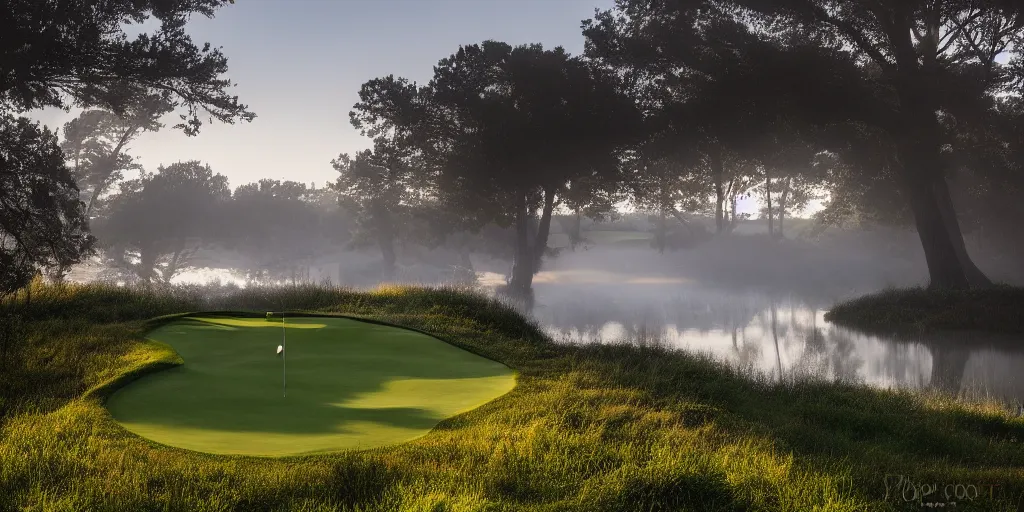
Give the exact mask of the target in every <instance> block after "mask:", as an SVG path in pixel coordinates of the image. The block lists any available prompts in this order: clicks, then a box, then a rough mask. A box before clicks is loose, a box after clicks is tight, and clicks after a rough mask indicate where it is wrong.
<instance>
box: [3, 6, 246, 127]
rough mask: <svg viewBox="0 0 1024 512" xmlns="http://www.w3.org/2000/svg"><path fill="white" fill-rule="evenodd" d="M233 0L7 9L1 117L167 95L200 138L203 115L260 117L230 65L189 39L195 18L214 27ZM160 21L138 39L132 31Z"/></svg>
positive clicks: (229, 120)
mask: <svg viewBox="0 0 1024 512" xmlns="http://www.w3.org/2000/svg"><path fill="white" fill-rule="evenodd" d="M226 3H232V0H189V1H185V0H159V1H158V0H111V1H106V2H101V3H95V2H80V1H76V0H53V1H46V2H37V1H35V0H6V1H5V2H4V7H3V11H4V13H5V16H4V17H3V18H2V19H0V33H2V34H4V37H3V39H2V42H0V62H2V63H3V64H0V109H3V110H9V109H14V110H31V109H36V108H43V107H58V108H67V107H69V106H72V105H75V106H81V107H85V108H89V107H93V106H101V107H102V106H108V105H119V104H122V103H123V102H124V100H125V99H126V98H140V97H145V96H146V95H147V94H155V93H161V92H162V93H165V94H166V96H165V99H167V100H168V101H170V104H171V105H172V106H173V107H179V106H180V107H183V108H184V109H185V112H186V113H184V114H181V116H180V117H181V123H179V124H177V125H175V128H180V129H182V130H184V132H185V133H186V134H189V135H194V134H196V133H198V131H199V129H200V127H201V126H202V124H203V123H202V121H201V120H200V112H203V113H205V114H206V115H208V116H209V117H210V118H211V119H217V120H218V121H221V122H226V123H232V122H234V121H235V120H239V119H240V120H243V121H251V120H252V119H253V118H254V117H255V116H254V115H253V114H252V113H251V112H249V111H248V109H247V107H246V106H245V105H242V104H240V103H238V98H237V97H236V96H230V95H228V93H227V90H228V88H229V87H230V86H231V85H232V84H231V82H230V81H229V80H227V79H225V78H223V75H224V73H226V72H227V58H226V57H225V56H224V54H223V53H221V51H220V50H219V49H216V48H211V47H210V45H209V44H208V43H207V44H205V45H203V46H202V47H201V48H200V47H198V46H196V44H195V43H194V42H193V41H192V38H191V37H189V35H188V34H187V33H186V32H185V25H186V23H187V22H188V19H189V17H190V16H191V15H193V14H201V15H203V16H206V17H213V15H214V13H215V12H216V11H217V9H219V8H220V7H222V6H223V5H224V4H226ZM151 18H152V19H156V20H157V21H159V27H158V28H157V29H156V30H155V31H154V32H153V33H151V34H149V33H141V34H139V35H138V36H136V37H135V38H134V39H130V38H129V37H128V35H127V34H126V33H125V28H126V27H128V26H131V25H134V24H141V23H143V22H145V21H147V20H149V19H151Z"/></svg>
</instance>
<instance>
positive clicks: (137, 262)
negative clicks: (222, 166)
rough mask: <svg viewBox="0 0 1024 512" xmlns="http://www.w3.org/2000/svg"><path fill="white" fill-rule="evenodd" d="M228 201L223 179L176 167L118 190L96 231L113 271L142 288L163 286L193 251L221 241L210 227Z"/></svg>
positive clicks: (217, 229) (204, 169)
mask: <svg viewBox="0 0 1024 512" xmlns="http://www.w3.org/2000/svg"><path fill="white" fill-rule="evenodd" d="M230 198H231V192H230V190H229V189H228V181H227V178H225V177H224V176H222V175H220V174H214V172H213V170H211V169H210V166H208V165H203V164H201V163H200V162H198V161H195V160H193V161H189V162H178V163H175V164H171V165H169V166H167V167H162V166H161V167H160V168H159V169H157V172H155V173H143V174H142V176H140V177H139V178H137V179H134V180H130V181H126V182H124V183H122V184H121V192H120V193H119V194H118V195H117V196H115V197H114V199H113V200H111V203H110V213H109V215H108V216H107V217H106V218H105V219H103V221H102V222H98V223H97V225H96V231H97V233H98V235H99V237H100V239H101V240H102V242H103V244H104V245H105V246H106V251H105V254H106V256H107V258H108V260H109V261H110V263H111V264H112V265H113V266H115V267H116V268H121V269H124V270H127V271H129V272H131V273H132V274H134V276H135V277H137V278H138V279H141V280H142V281H144V282H148V283H153V282H163V283H167V282H169V281H170V280H171V278H172V277H174V275H175V274H177V273H178V272H180V271H182V270H184V269H187V268H188V267H189V265H190V264H191V258H192V256H193V255H194V254H195V253H196V251H197V250H198V249H199V248H200V247H201V246H202V245H203V244H204V243H209V242H210V240H211V239H214V238H218V239H219V238H222V235H223V234H224V233H223V230H224V228H225V227H226V226H224V225H223V224H219V223H217V222H216V219H218V218H220V217H222V216H223V214H224V213H225V206H226V205H227V202H228V200H229V199H230Z"/></svg>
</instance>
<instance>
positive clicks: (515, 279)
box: [508, 192, 534, 296]
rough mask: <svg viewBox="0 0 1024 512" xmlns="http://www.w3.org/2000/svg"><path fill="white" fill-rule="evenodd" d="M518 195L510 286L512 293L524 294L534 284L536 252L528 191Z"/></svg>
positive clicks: (516, 294)
mask: <svg viewBox="0 0 1024 512" xmlns="http://www.w3.org/2000/svg"><path fill="white" fill-rule="evenodd" d="M517 196H518V197H517V198H516V249H515V256H514V260H513V262H512V276H511V278H510V279H509V282H508V288H509V292H510V293H511V294H512V295H514V296H523V295H525V294H526V293H527V291H528V290H529V289H530V288H531V287H532V286H533V261H534V254H533V250H532V248H531V247H530V212H529V211H527V206H526V205H527V200H526V199H527V198H526V192H519V193H518V194H517Z"/></svg>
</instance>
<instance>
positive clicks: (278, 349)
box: [277, 345, 284, 355]
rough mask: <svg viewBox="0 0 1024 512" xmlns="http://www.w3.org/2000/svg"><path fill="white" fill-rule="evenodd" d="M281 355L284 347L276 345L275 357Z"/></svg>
mask: <svg viewBox="0 0 1024 512" xmlns="http://www.w3.org/2000/svg"><path fill="white" fill-rule="evenodd" d="M283 353H284V347H283V346H281V345H278V346H277V355H281V354H283Z"/></svg>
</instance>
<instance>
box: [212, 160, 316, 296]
mask: <svg viewBox="0 0 1024 512" xmlns="http://www.w3.org/2000/svg"><path fill="white" fill-rule="evenodd" d="M320 190H322V189H316V188H311V187H308V186H307V185H305V184H304V183H297V182H294V181H279V180H271V179H262V180H260V181H259V182H256V183H248V184H246V185H242V186H240V187H238V188H237V189H235V192H234V194H232V196H231V202H230V203H229V204H228V208H227V213H226V215H225V216H224V220H225V224H226V225H225V229H224V231H223V233H222V235H223V236H222V237H217V238H216V239H215V241H221V240H222V245H223V246H224V247H225V248H229V249H234V250H236V251H238V252H240V253H241V255H242V256H243V258H244V261H245V263H244V267H245V269H246V270H247V275H248V277H249V278H250V279H254V280H257V279H271V280H275V279H282V278H287V277H289V276H291V277H293V278H294V277H296V276H298V275H301V274H303V273H305V269H306V268H308V266H309V265H310V264H311V263H312V260H313V259H314V258H315V257H316V256H317V255H318V254H322V252H323V251H324V249H325V248H326V247H328V246H329V245H331V242H332V240H331V237H329V236H328V233H327V232H326V229H325V228H326V222H325V221H326V218H325V215H324V214H325V209H324V208H323V207H322V205H319V204H317V201H318V200H319V199H320V197H319V196H320V195H321V194H320Z"/></svg>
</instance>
